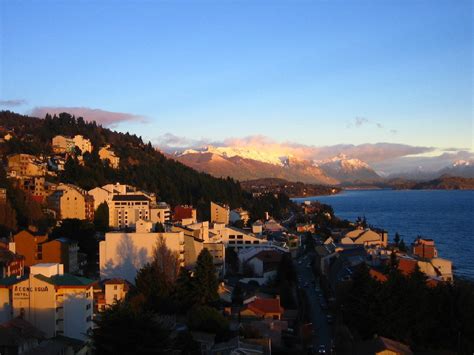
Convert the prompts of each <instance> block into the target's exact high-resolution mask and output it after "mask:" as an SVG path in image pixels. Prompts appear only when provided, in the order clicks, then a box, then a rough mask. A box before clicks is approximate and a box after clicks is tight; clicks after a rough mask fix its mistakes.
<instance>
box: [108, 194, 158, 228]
mask: <svg viewBox="0 0 474 355" xmlns="http://www.w3.org/2000/svg"><path fill="white" fill-rule="evenodd" d="M107 205H108V206H109V226H110V227H111V228H119V229H122V228H129V227H130V228H132V227H135V223H136V221H138V220H139V219H144V220H148V219H149V218H150V199H149V198H148V197H147V196H145V195H143V194H134V195H113V196H112V198H111V199H110V200H109V201H107Z"/></svg>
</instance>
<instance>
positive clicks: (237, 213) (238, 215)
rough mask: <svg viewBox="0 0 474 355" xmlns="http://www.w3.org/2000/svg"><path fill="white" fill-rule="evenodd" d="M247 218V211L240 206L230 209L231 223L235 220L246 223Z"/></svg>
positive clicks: (248, 215) (248, 217)
mask: <svg viewBox="0 0 474 355" xmlns="http://www.w3.org/2000/svg"><path fill="white" fill-rule="evenodd" d="M249 219H250V214H249V212H248V211H246V210H244V209H242V208H235V209H233V210H231V211H230V214H229V220H230V222H232V223H235V222H237V221H242V222H243V224H244V225H247V222H248V221H249Z"/></svg>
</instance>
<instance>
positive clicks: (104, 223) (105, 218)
mask: <svg viewBox="0 0 474 355" xmlns="http://www.w3.org/2000/svg"><path fill="white" fill-rule="evenodd" d="M94 226H95V229H96V230H97V231H98V232H102V233H105V232H107V231H108V230H109V206H108V205H107V203H106V202H102V203H101V204H100V205H99V206H98V207H97V210H96V211H95V214H94Z"/></svg>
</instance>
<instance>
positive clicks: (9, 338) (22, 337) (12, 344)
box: [0, 317, 45, 354]
mask: <svg viewBox="0 0 474 355" xmlns="http://www.w3.org/2000/svg"><path fill="white" fill-rule="evenodd" d="M44 339H45V334H44V333H43V332H42V331H40V330H39V329H37V328H36V327H34V326H33V325H32V324H31V323H29V322H27V321H26V320H24V319H23V318H21V317H16V318H13V319H11V320H9V321H7V322H5V323H2V324H0V354H26V353H28V352H29V351H30V350H33V349H35V348H37V347H38V346H39V344H40V343H41V342H42V341H43V340H44Z"/></svg>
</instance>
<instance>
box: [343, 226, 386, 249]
mask: <svg viewBox="0 0 474 355" xmlns="http://www.w3.org/2000/svg"><path fill="white" fill-rule="evenodd" d="M340 242H341V243H342V244H360V245H364V246H382V247H386V246H387V244H388V234H387V233H386V232H376V231H374V230H371V229H370V228H367V229H354V230H352V231H350V232H348V233H346V234H345V236H344V237H343V238H342V239H341V241H340Z"/></svg>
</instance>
